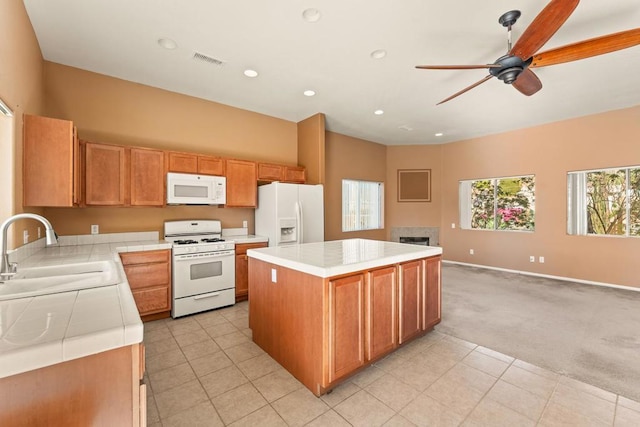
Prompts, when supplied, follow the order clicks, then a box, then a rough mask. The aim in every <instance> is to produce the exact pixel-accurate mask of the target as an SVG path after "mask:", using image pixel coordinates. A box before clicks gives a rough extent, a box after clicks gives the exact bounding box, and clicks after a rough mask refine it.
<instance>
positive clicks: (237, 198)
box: [226, 159, 258, 208]
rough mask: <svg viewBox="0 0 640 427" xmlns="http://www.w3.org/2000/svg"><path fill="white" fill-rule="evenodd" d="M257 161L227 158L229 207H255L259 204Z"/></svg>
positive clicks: (227, 204)
mask: <svg viewBox="0 0 640 427" xmlns="http://www.w3.org/2000/svg"><path fill="white" fill-rule="evenodd" d="M256 169H257V168H256V163H255V162H250V161H247V160H235V159H227V160H226V176H227V203H226V206H228V207H238V208H255V207H257V206H258V186H257V180H258V178H257V171H256Z"/></svg>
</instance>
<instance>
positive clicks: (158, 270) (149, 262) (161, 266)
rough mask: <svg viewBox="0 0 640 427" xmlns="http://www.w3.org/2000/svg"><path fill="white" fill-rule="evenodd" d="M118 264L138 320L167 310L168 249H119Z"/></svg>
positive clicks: (169, 301)
mask: <svg viewBox="0 0 640 427" xmlns="http://www.w3.org/2000/svg"><path fill="white" fill-rule="evenodd" d="M120 259H122V265H123V266H124V271H125V273H126V275H127V281H128V282H129V286H130V287H131V293H132V294H133V299H134V300H135V301H136V306H137V307H138V312H139V313H140V317H142V320H153V319H158V318H161V317H168V316H169V315H170V313H171V250H169V249H162V250H156V251H140V252H123V253H121V254H120Z"/></svg>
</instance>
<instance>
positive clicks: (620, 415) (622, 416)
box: [613, 406, 640, 427]
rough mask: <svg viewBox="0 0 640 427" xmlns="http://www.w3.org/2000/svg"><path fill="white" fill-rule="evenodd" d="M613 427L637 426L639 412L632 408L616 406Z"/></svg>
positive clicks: (639, 420)
mask: <svg viewBox="0 0 640 427" xmlns="http://www.w3.org/2000/svg"><path fill="white" fill-rule="evenodd" d="M613 426H614V427H638V426H640V412H636V411H634V410H632V409H629V408H625V407H624V406H618V408H617V409H616V419H615V421H614V423H613Z"/></svg>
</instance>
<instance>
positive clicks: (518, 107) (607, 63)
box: [24, 0, 640, 145]
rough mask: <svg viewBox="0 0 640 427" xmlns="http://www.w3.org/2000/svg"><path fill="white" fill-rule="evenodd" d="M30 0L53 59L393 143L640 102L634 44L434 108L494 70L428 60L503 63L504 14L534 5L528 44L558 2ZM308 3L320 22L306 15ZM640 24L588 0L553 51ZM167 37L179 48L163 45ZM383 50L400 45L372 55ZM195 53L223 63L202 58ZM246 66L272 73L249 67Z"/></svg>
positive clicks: (45, 50)
mask: <svg viewBox="0 0 640 427" xmlns="http://www.w3.org/2000/svg"><path fill="white" fill-rule="evenodd" d="M24 3H25V6H26V9H27V12H28V14H29V17H30V19H31V22H32V24H33V27H34V29H35V32H36V36H37V38H38V41H39V43H40V47H41V49H42V54H43V56H44V58H45V59H46V60H48V61H53V62H57V63H60V64H65V65H69V66H73V67H77V68H81V69H85V70H90V71H94V72H97V73H101V74H106V75H109V76H113V77H118V78H121V79H125V80H129V81H133V82H138V83H143V84H146V85H149V86H154V87H159V88H163V89H167V90H170V91H174V92H179V93H183V94H187V95H191V96H195V97H199V98H203V99H208V100H211V101H215V102H219V103H222V104H227V105H232V106H235V107H239V108H243V109H246V110H251V111H255V112H259V113H263V114H267V115H270V116H274V117H279V118H282V119H286V120H290V121H293V122H298V121H300V120H302V119H305V118H307V117H309V116H311V115H313V114H315V113H318V112H322V113H325V115H326V117H327V128H328V129H329V130H331V131H334V132H339V133H342V134H345V135H350V136H353V137H357V138H362V139H366V140H370V141H375V142H379V143H382V144H386V145H396V144H398V145H404V144H434V143H443V142H450V141H457V140H461V139H466V138H470V137H475V136H481V135H488V134H494V133H499V132H503V131H506V130H512V129H519V128H524V127H530V126H534V125H538V124H541V123H547V122H553V121H557V120H562V119H566V118H571V117H577V116H583V115H587V114H592V113H598V112H602V111H607V110H613V109H618V108H624V107H629V106H633V105H638V104H640V72H638V70H639V69H640V46H635V47H633V48H630V49H626V50H624V51H619V52H614V53H610V54H607V55H603V56H600V57H595V58H590V59H585V60H582V61H577V62H573V63H568V64H560V65H554V66H551V67H546V68H537V69H536V70H535V72H536V74H537V75H538V76H539V78H540V80H541V81H542V83H543V89H542V90H541V91H540V92H538V93H537V94H535V95H533V96H531V97H526V96H524V95H522V94H521V93H520V92H518V91H517V90H515V89H514V88H510V87H508V86H506V85H505V84H504V83H502V82H501V81H499V80H497V79H491V80H490V81H488V82H487V83H484V84H483V85H481V86H479V87H477V88H475V89H473V90H472V91H470V92H468V93H466V94H464V95H461V96H460V97H458V98H456V99H454V100H452V101H449V102H448V103H446V104H443V105H440V106H436V105H435V104H436V103H437V102H439V101H441V100H442V99H444V98H446V97H448V96H449V95H452V94H453V93H455V92H457V91H459V90H461V89H462V88H464V87H466V86H468V85H470V84H471V83H474V82H476V81H478V80H480V79H482V78H483V77H484V76H486V75H487V74H488V73H487V71H486V70H482V69H480V70H463V71H439V70H438V71H434V70H417V69H415V68H414V66H415V65H419V64H487V63H492V62H493V61H494V60H495V59H497V58H498V57H500V56H502V55H503V54H505V53H506V49H507V48H506V29H505V28H503V27H502V26H501V25H500V24H498V18H499V17H500V15H502V14H503V13H504V12H506V11H508V10H512V9H518V10H520V11H522V17H521V18H520V20H519V21H518V22H517V23H516V25H515V26H514V29H513V39H514V42H515V41H516V40H517V38H518V37H519V35H520V34H522V32H523V31H524V29H525V28H526V27H527V25H528V24H529V23H530V22H531V21H532V20H533V19H534V18H535V16H536V15H537V14H538V13H539V12H540V10H542V8H543V7H544V6H545V5H546V4H547V3H548V2H547V1H546V0H483V1H443V0H402V1H393V0H322V1H320V0H316V1H311V0H277V1H264V0H188V1H185V0H90V1H87V0H24ZM308 8H316V9H318V10H319V11H320V14H321V16H320V20H319V21H317V22H315V23H308V22H306V21H305V20H303V18H302V13H303V11H304V10H305V9H308ZM638 26H640V2H639V1H638V0H609V1H603V0H582V2H581V3H580V4H579V5H578V7H577V9H576V10H575V12H574V13H573V15H572V16H571V17H570V18H569V19H568V20H567V22H566V23H565V24H564V26H563V27H562V28H561V29H560V30H559V31H558V32H557V33H556V34H555V36H554V37H553V38H552V39H551V40H550V41H549V42H548V43H547V45H546V46H545V47H543V48H542V50H547V49H550V48H553V47H557V46H561V45H565V44H568V43H573V42H576V41H580V40H584V39H587V38H592V37H597V36H601V35H605V34H609V33H613V32H617V31H623V30H628V29H632V28H637V27H638ZM160 38H170V39H172V40H174V41H175V42H176V43H177V48H176V49H173V50H167V49H164V48H162V47H160V46H159V44H158V39H160ZM377 49H384V50H386V51H387V56H386V57H385V58H383V59H372V58H371V56H370V54H371V52H373V51H374V50H377ZM195 52H199V53H203V54H205V55H208V56H211V57H214V58H217V59H219V60H222V61H224V64H223V65H212V64H208V63H205V62H201V61H197V60H194V59H193V55H194V53H195ZM246 68H252V69H254V70H257V71H258V72H259V73H260V74H259V76H258V77H257V78H253V79H250V78H247V77H245V76H244V75H243V70H245V69H246ZM305 89H313V90H315V91H316V93H317V94H316V96H314V97H305V96H303V94H302V92H303V91H304V90H305ZM376 109H382V110H384V114H383V115H380V116H378V115H374V114H373V112H374V110H376ZM402 127H405V128H409V129H412V130H405V129H402ZM437 132H443V133H444V136H441V137H436V136H434V134H435V133H437Z"/></svg>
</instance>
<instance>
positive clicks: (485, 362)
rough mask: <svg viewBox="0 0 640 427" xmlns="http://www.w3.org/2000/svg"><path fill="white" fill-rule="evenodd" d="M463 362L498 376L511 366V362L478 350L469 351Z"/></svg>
mask: <svg viewBox="0 0 640 427" xmlns="http://www.w3.org/2000/svg"><path fill="white" fill-rule="evenodd" d="M462 363H464V364H465V365H468V366H471V367H473V368H476V369H478V370H480V371H482V372H484V373H486V374H489V375H491V376H494V377H496V378H497V377H499V376H500V375H502V374H503V373H504V371H506V370H507V368H508V367H509V363H507V362H503V361H502V360H499V359H496V358H494V357H491V356H489V355H486V354H482V353H480V352H477V351H472V352H471V353H469V355H467V357H465V358H464V359H462Z"/></svg>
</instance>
